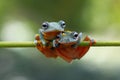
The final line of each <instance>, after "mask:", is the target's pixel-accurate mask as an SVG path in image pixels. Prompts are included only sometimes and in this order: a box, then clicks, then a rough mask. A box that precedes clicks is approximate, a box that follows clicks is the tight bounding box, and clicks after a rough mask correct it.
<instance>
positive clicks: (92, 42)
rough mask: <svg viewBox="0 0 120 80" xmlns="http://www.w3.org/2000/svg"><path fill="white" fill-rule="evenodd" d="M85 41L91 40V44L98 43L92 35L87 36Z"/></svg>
mask: <svg viewBox="0 0 120 80" xmlns="http://www.w3.org/2000/svg"><path fill="white" fill-rule="evenodd" d="M83 41H90V44H89V45H90V46H92V45H93V44H95V43H96V41H95V40H94V39H92V38H91V37H90V36H86V37H85V39H84V40H83Z"/></svg>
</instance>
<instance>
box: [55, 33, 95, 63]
mask: <svg viewBox="0 0 120 80" xmlns="http://www.w3.org/2000/svg"><path fill="white" fill-rule="evenodd" d="M81 37H82V33H79V34H78V33H77V32H65V33H62V34H61V35H59V36H58V38H57V39H56V40H54V43H53V44H54V46H55V47H56V53H57V55H58V56H60V57H61V58H63V59H64V60H65V61H67V62H71V61H72V60H73V59H80V58H81V57H82V56H83V55H85V53H86V52H87V51H88V50H89V48H90V46H85V47H83V46H77V45H78V44H79V43H80V40H81ZM84 41H90V45H92V44H93V43H94V42H93V39H90V38H89V37H88V36H86V37H85V39H84Z"/></svg>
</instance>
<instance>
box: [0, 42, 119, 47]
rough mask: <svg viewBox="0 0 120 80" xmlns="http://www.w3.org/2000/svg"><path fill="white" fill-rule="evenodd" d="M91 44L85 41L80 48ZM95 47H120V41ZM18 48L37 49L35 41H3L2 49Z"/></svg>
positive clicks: (101, 43)
mask: <svg viewBox="0 0 120 80" xmlns="http://www.w3.org/2000/svg"><path fill="white" fill-rule="evenodd" d="M88 45H89V42H87V41H84V42H81V43H80V45H79V46H88ZM92 46H93V47H105V46H120V41H116V42H105V41H103V42H102V41H101V42H100V41H96V43H95V44H94V45H92ZM13 47H14V48H17V47H35V44H34V42H33V41H25V42H12V41H1V42H0V48H13Z"/></svg>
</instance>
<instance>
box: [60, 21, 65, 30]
mask: <svg viewBox="0 0 120 80" xmlns="http://www.w3.org/2000/svg"><path fill="white" fill-rule="evenodd" d="M59 23H60V25H61V27H62V28H65V26H66V24H65V22H64V21H63V20H61V21H59Z"/></svg>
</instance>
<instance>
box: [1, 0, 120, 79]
mask: <svg viewBox="0 0 120 80" xmlns="http://www.w3.org/2000/svg"><path fill="white" fill-rule="evenodd" d="M59 20H64V21H65V22H66V25H67V26H66V29H69V30H74V31H78V32H83V33H84V35H90V36H91V37H93V38H94V39H96V40H98V41H99V40H101V41H116V40H120V37H119V34H120V0H69V1H68V0H0V40H1V41H33V40H34V35H35V34H36V33H38V29H39V28H40V27H41V24H42V22H44V21H50V22H51V21H59ZM119 67H120V48H119V47H101V48H100V47H94V48H93V47H92V48H91V49H90V50H89V52H88V53H87V54H86V55H85V56H84V57H83V58H82V59H81V60H75V61H73V62H72V63H70V64H69V63H67V62H65V61H64V60H62V59H60V58H57V59H48V58H46V57H45V56H44V55H42V54H41V53H40V52H39V51H38V50H37V49H35V48H1V49H0V80H120V76H119V74H120V69H119Z"/></svg>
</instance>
